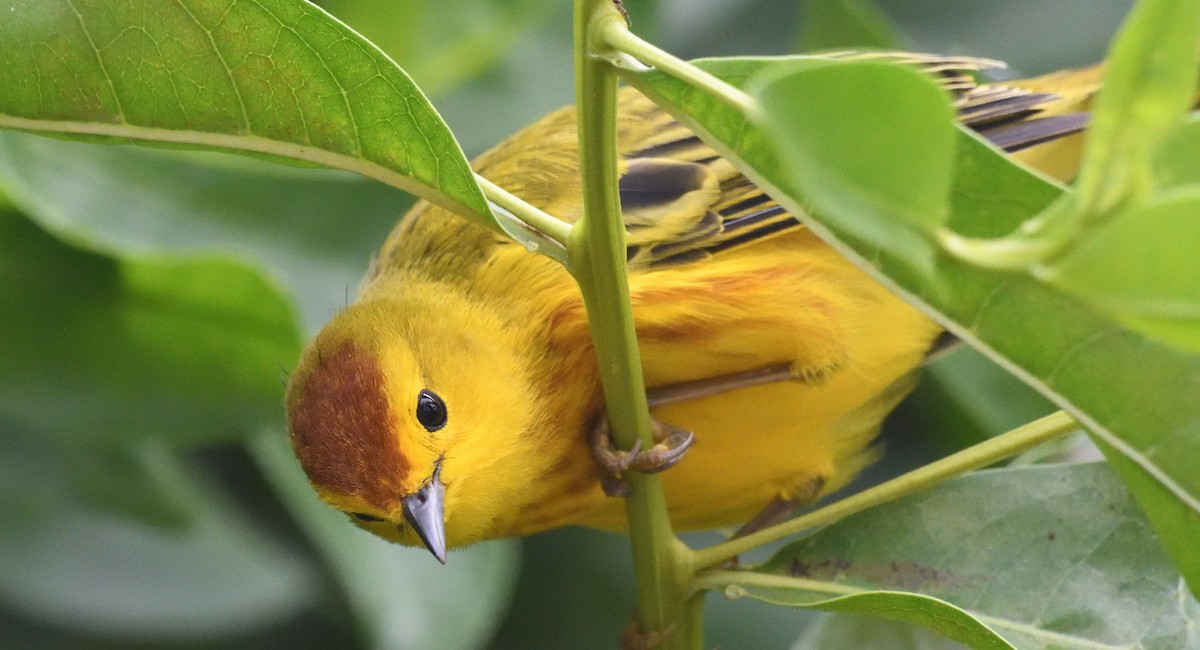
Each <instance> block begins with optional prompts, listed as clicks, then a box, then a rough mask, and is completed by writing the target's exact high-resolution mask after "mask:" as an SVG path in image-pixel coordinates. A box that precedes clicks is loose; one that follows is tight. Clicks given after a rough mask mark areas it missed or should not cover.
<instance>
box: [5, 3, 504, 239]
mask: <svg viewBox="0 0 1200 650" xmlns="http://www.w3.org/2000/svg"><path fill="white" fill-rule="evenodd" d="M0 15H2V16H4V20H3V21H0V60H3V61H4V65H3V66H0V128H13V129H23V130H28V131H39V132H49V133H57V134H60V135H75V136H84V135H86V136H100V137H105V138H116V139H123V140H144V141H152V142H161V143H172V144H176V145H185V146H191V147H201V148H211V149H225V150H238V151H247V152H256V153H260V154H268V155H272V156H280V157H284V158H292V159H296V160H302V161H306V162H310V163H317V164H320V165H325V166H329V167H335V168H340V169H347V170H350V171H354V172H357V173H360V174H363V175H365V176H369V177H371V178H375V179H377V180H380V181H383V182H385V183H387V184H389V185H393V186H395V187H399V188H401V189H403V190H406V191H408V192H412V193H413V194H417V195H418V196H421V197H423V198H426V199H429V200H430V201H432V202H434V203H438V204H441V205H444V206H446V207H447V208H449V209H452V210H455V211H457V212H459V213H462V214H465V215H470V216H473V217H475V218H476V219H477V220H479V221H480V222H481V223H487V224H491V225H494V222H493V221H492V216H491V211H490V210H489V209H488V206H487V202H486V200H485V199H484V197H483V194H482V192H481V191H480V189H479V187H478V185H476V184H475V181H474V176H473V175H472V173H471V170H470V168H469V166H468V165H467V161H466V158H465V157H464V156H463V154H462V151H461V150H460V149H459V147H458V144H457V143H456V142H455V140H454V137H453V136H452V135H451V133H450V131H449V129H447V128H446V125H445V123H443V122H442V119H441V117H439V116H438V114H437V112H436V111H434V109H433V107H432V106H431V105H430V104H429V102H428V101H427V100H426V99H425V97H424V95H423V94H422V93H421V91H420V89H418V88H417V87H416V85H415V84H413V82H412V80H411V79H409V77H408V76H407V75H406V74H405V73H404V71H402V70H400V68H398V67H396V65H395V64H394V63H392V62H391V61H390V60H389V59H388V58H387V57H386V56H385V55H384V54H383V53H382V52H380V51H379V50H378V49H377V48H376V47H374V46H373V45H371V44H370V43H368V42H366V41H365V40H363V39H362V37H360V36H359V35H358V34H355V33H354V32H353V31H351V30H349V29H347V28H346V27H345V26H344V25H343V24H342V23H340V22H338V21H337V20H334V19H333V18H332V17H330V16H329V15H328V14H326V13H325V12H323V11H322V10H321V9H320V8H318V7H316V6H315V5H313V4H311V3H309V2H305V1H304V0H256V1H255V2H229V1H228V0H179V1H178V2H171V3H165V4H164V3H163V2H161V1H160V0H128V1H127V2H123V3H119V4H113V3H96V2H87V3H77V2H74V3H73V2H70V1H69V0H2V1H0Z"/></svg>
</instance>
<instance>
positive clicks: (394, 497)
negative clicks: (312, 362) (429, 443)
mask: <svg viewBox="0 0 1200 650" xmlns="http://www.w3.org/2000/svg"><path fill="white" fill-rule="evenodd" d="M300 390H301V391H302V393H301V395H300V397H299V399H297V400H295V401H294V402H293V403H292V408H291V409H290V411H289V413H288V428H289V430H290V431H291V435H292V447H293V448H294V449H295V451H296V457H297V458H299V459H300V466H301V467H303V468H304V472H305V473H306V474H308V478H309V480H310V481H312V482H313V484H315V485H319V486H321V487H324V488H326V489H328V490H331V491H333V492H337V493H339V494H344V495H348V496H356V497H359V498H361V499H363V500H364V501H366V502H367V503H369V504H371V505H374V506H376V507H378V508H380V509H381V510H390V509H391V508H393V507H395V506H396V504H397V503H399V498H400V492H401V487H400V486H401V485H402V482H403V480H404V477H405V475H406V474H408V471H409V465H410V463H409V461H408V459H407V458H405V457H404V455H403V454H402V453H401V451H400V448H399V446H398V444H397V438H396V436H395V434H394V432H393V431H392V427H393V426H394V424H393V422H394V418H393V417H392V414H391V410H390V408H389V406H388V400H387V392H386V389H385V382H384V374H383V370H382V369H381V368H380V367H379V364H378V362H377V361H376V360H375V359H374V358H373V357H372V356H371V355H369V354H366V353H364V352H362V351H360V350H358V349H357V348H356V347H355V346H354V345H353V344H352V343H351V342H345V343H343V344H342V345H341V346H340V347H338V348H337V350H336V351H334V352H332V353H330V352H329V351H328V350H324V351H323V354H322V355H321V360H320V364H319V365H317V366H316V367H315V368H313V369H312V372H311V373H310V374H309V375H308V377H307V378H305V379H304V384H303V386H302V387H301V388H300Z"/></svg>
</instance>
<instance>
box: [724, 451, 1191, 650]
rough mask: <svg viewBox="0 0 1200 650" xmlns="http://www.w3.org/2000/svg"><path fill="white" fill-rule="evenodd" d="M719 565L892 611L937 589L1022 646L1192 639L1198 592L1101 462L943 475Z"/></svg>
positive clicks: (753, 584)
mask: <svg viewBox="0 0 1200 650" xmlns="http://www.w3.org/2000/svg"><path fill="white" fill-rule="evenodd" d="M717 575H718V576H719V578H718V579H716V580H712V582H715V583H719V584H720V583H723V584H728V585H733V586H737V587H740V588H742V589H745V592H746V595H749V596H751V597H754V598H759V599H764V600H768V601H770V602H780V601H783V602H785V603H786V604H791V605H794V606H804V607H819V608H822V609H826V608H829V607H830V604H832V605H833V606H834V607H837V608H838V609H839V611H844V610H845V609H846V608H848V607H850V606H851V605H854V606H855V609H856V610H857V611H859V612H871V613H873V614H874V615H876V616H886V617H889V618H900V617H901V616H902V615H904V614H908V613H909V612H911V611H913V610H912V609H911V608H915V607H918V606H921V605H923V604H924V603H926V602H927V601H928V600H929V599H940V600H943V601H946V602H949V603H953V604H954V605H957V606H958V607H961V608H963V609H964V610H966V611H967V614H968V615H969V616H971V617H973V618H974V619H975V620H977V621H979V622H982V623H984V624H986V625H987V626H988V627H989V628H991V629H992V630H994V631H996V632H998V633H1000V634H1001V635H1002V636H1003V637H1004V639H1005V640H1006V641H1007V642H1008V643H1011V644H1012V645H1013V646H1015V647H1018V648H1039V649H1040V648H1045V647H1068V648H1069V647H1079V648H1094V647H1144V648H1183V647H1194V645H1195V643H1196V642H1197V638H1196V636H1195V631H1194V629H1195V628H1196V626H1197V624H1198V623H1200V602H1197V601H1196V600H1195V598H1193V597H1192V596H1191V595H1190V594H1188V593H1187V590H1186V588H1184V586H1183V584H1182V583H1181V581H1180V580H1179V575H1178V574H1177V573H1176V571H1175V570H1174V567H1172V566H1171V562H1170V561H1169V560H1168V559H1167V557H1166V556H1165V555H1164V554H1163V553H1162V551H1161V549H1160V548H1159V546H1158V544H1157V541H1156V540H1155V536H1154V533H1153V532H1152V531H1151V529H1150V527H1149V526H1148V525H1147V522H1146V520H1145V519H1144V518H1143V517H1142V515H1141V513H1140V512H1139V511H1138V509H1137V506H1136V505H1135V503H1134V502H1133V500H1132V499H1131V498H1130V496H1129V493H1128V492H1127V491H1126V490H1125V488H1124V486H1123V485H1122V484H1121V482H1120V481H1119V480H1118V479H1117V478H1116V476H1114V474H1113V472H1112V470H1111V469H1110V468H1109V467H1107V466H1105V465H1103V464H1101V463H1091V464H1085V465H1056V466H1038V467H1023V468H1015V469H1005V470H990V471H983V472H978V473H976V474H972V475H970V476H965V477H961V478H958V479H954V480H952V481H947V482H946V483H943V484H941V485H939V486H937V487H935V488H932V489H930V490H927V491H925V492H922V493H920V494H917V495H913V496H910V497H907V498H904V499H901V500H899V501H896V502H893V503H889V504H887V505H884V506H881V507H878V508H875V509H872V510H870V511H867V512H864V513H861V514H859V515H855V516H853V517H849V518H847V519H845V520H844V521H841V522H838V523H837V524H835V525H833V526H830V527H828V528H825V529H822V530H821V531H819V532H817V533H815V534H813V535H812V536H810V537H808V538H807V539H804V540H801V541H799V542H795V543H793V544H790V545H788V546H787V547H785V548H783V549H782V550H780V551H779V552H778V553H776V555H775V556H774V557H773V558H772V559H771V560H770V561H768V562H767V563H766V564H764V565H762V566H760V567H757V568H755V569H754V570H753V571H752V572H749V573H746V574H744V575H742V576H741V580H739V578H738V574H737V573H734V572H729V571H724V572H721V573H720V574H717ZM772 581H773V582H775V583H777V584H778V585H779V586H777V587H771V586H765V587H764V586H760V585H771V584H772ZM842 594H853V595H842ZM831 595H836V596H838V597H837V598H835V599H832V600H830V596H831ZM848 599H863V600H861V601H860V602H858V603H852V602H851V601H849V600H848ZM867 599H870V600H867ZM871 601H874V602H871ZM859 605H861V606H859ZM892 607H901V608H902V609H900V610H892V609H891V608H892ZM934 611H936V610H934ZM913 613H915V614H917V615H920V614H921V610H919V609H918V610H916V611H915V612H913ZM953 620H954V619H953V618H951V619H945V620H940V621H939V620H932V621H929V622H928V623H925V624H926V625H929V626H931V627H932V626H934V625H945V624H947V623H950V622H952V621H953ZM964 629H966V628H964ZM943 633H944V630H943ZM952 638H958V640H960V641H964V642H968V643H971V644H972V646H973V647H992V646H989V645H987V644H986V643H976V642H975V641H970V640H968V639H966V638H963V637H952Z"/></svg>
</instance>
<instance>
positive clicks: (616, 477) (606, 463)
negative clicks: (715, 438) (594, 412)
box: [590, 413, 696, 497]
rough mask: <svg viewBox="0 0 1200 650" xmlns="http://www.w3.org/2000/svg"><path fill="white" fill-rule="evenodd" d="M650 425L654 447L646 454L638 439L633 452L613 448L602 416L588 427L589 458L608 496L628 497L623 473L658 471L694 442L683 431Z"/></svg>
mask: <svg viewBox="0 0 1200 650" xmlns="http://www.w3.org/2000/svg"><path fill="white" fill-rule="evenodd" d="M651 424H652V425H653V427H654V429H653V433H654V441H655V445H654V446H653V447H651V448H650V449H649V450H647V451H642V450H641V448H642V441H641V440H638V441H637V442H635V443H634V444H633V449H630V450H629V451H622V450H619V449H614V448H613V440H612V434H611V432H610V430H609V426H608V418H607V417H606V416H605V415H604V414H603V413H601V414H600V417H599V418H598V419H597V421H596V424H595V425H593V426H592V428H591V435H590V438H591V447H592V458H594V459H595V460H596V464H597V465H599V466H600V485H601V487H603V488H604V493H605V494H607V495H608V496H610V497H623V496H628V495H629V483H627V482H625V481H624V480H623V479H622V478H621V475H622V474H624V473H625V472H626V471H629V470H633V471H635V472H642V473H643V474H653V473H655V472H661V471H663V470H664V469H667V468H668V467H670V466H672V465H674V464H675V463H678V462H679V459H680V458H683V454H684V452H686V451H687V450H688V447H691V446H692V442H694V441H695V439H696V437H695V436H694V435H692V432H691V431H684V430H683V429H680V428H678V427H673V426H671V425H669V424H666V423H665V422H660V421H659V420H657V419H652V420H651Z"/></svg>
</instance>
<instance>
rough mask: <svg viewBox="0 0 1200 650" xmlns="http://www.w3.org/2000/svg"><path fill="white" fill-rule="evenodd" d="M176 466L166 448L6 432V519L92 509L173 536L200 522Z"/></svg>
mask: <svg viewBox="0 0 1200 650" xmlns="http://www.w3.org/2000/svg"><path fill="white" fill-rule="evenodd" d="M177 471H178V469H177V467H176V461H175V458H174V457H172V456H171V453H170V452H169V451H168V450H167V449H165V448H164V446H163V445H161V444H153V443H151V444H139V445H128V446H114V445H101V446H89V445H78V444H67V443H63V442H62V441H60V440H56V439H54V438H53V437H52V436H46V435H38V434H35V433H33V432H30V431H22V430H19V429H18V428H17V427H16V426H15V425H12V424H11V423H6V424H4V425H0V512H3V513H5V514H4V515H3V516H4V517H5V518H6V519H9V518H17V519H21V520H23V521H25V522H27V525H36V519H37V517H44V516H50V515H52V514H53V513H55V512H58V511H60V510H62V509H64V508H68V509H70V508H76V509H77V508H80V507H82V506H86V507H89V508H93V509H95V510H97V511H99V512H102V513H108V514H115V515H121V516H125V517H129V518H132V519H136V520H138V521H141V522H144V523H147V524H151V525H155V526H159V527H161V528H164V529H168V530H181V529H183V528H184V527H186V526H187V524H188V523H190V522H191V521H192V512H191V511H190V510H189V508H188V504H187V503H186V502H185V501H184V500H183V499H181V498H180V497H179V495H178V494H176V493H175V491H174V487H175V486H174V484H173V479H174V477H175V475H176V473H177Z"/></svg>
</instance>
